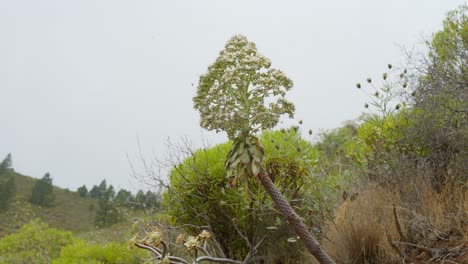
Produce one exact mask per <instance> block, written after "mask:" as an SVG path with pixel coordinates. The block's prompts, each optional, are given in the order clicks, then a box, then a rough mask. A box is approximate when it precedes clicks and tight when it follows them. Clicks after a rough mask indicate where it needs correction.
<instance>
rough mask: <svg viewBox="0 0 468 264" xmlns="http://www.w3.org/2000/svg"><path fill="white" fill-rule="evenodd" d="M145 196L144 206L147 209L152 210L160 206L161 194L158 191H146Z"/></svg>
mask: <svg viewBox="0 0 468 264" xmlns="http://www.w3.org/2000/svg"><path fill="white" fill-rule="evenodd" d="M145 196H146V197H145V207H146V208H147V209H151V210H154V209H158V208H159V207H160V206H161V196H160V195H159V194H158V193H155V192H151V191H147V192H146V194H145Z"/></svg>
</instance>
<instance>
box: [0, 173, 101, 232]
mask: <svg viewBox="0 0 468 264" xmlns="http://www.w3.org/2000/svg"><path fill="white" fill-rule="evenodd" d="M36 181H37V179H34V178H32V177H29V176H25V175H21V174H19V173H16V172H15V183H16V193H15V196H14V199H13V201H12V203H11V205H10V208H9V209H8V211H6V212H4V213H0V237H3V236H5V235H8V234H11V233H14V232H15V231H17V230H18V229H19V228H20V227H21V226H22V225H23V224H25V223H27V222H29V221H30V220H32V219H34V218H40V219H42V220H43V221H44V222H46V223H48V224H49V225H50V226H51V227H55V228H58V229H65V230H70V231H73V232H75V233H77V232H86V231H92V230H95V229H96V227H95V225H94V219H95V216H96V207H97V200H96V199H93V198H82V197H80V196H79V195H78V193H77V192H72V191H70V190H67V189H62V188H59V187H56V186H54V194H55V196H56V198H55V201H54V206H52V207H41V206H37V205H34V204H31V203H29V202H28V200H29V198H30V196H31V192H32V188H33V186H34V183H35V182H36Z"/></svg>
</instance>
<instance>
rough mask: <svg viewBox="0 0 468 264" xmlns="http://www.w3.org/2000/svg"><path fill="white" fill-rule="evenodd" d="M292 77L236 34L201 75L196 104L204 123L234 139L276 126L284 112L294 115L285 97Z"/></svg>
mask: <svg viewBox="0 0 468 264" xmlns="http://www.w3.org/2000/svg"><path fill="white" fill-rule="evenodd" d="M292 86H293V83H292V81H291V80H290V79H289V78H288V77H287V76H286V75H285V74H284V73H283V72H282V71H280V70H277V69H273V68H271V61H270V60H269V59H268V58H266V57H264V56H263V55H262V54H260V53H258V52H257V48H256V46H255V44H254V43H252V42H249V41H248V40H247V38H246V37H245V36H242V35H236V36H234V37H232V38H231V39H230V40H229V41H228V42H227V44H226V46H225V48H224V50H222V51H221V52H220V54H219V56H218V58H217V59H216V61H215V62H214V63H213V64H212V65H210V66H209V67H208V70H207V72H206V73H205V74H203V75H202V76H200V80H199V84H198V90H197V95H196V96H195V97H194V98H193V101H194V108H195V109H196V110H198V111H199V112H200V116H201V120H200V125H201V126H202V127H203V128H206V129H208V130H215V131H217V132H220V131H226V132H227V134H228V136H229V138H231V139H233V138H235V137H237V136H238V135H239V134H240V133H249V134H251V133H255V132H257V131H258V130H260V129H266V128H272V127H273V126H275V125H276V124H277V123H278V121H279V117H280V116H281V115H282V114H287V115H289V117H292V116H293V114H294V105H293V104H292V103H291V102H289V101H287V100H286V99H285V95H286V92H287V91H288V90H290V89H291V87H292ZM267 102H268V103H267Z"/></svg>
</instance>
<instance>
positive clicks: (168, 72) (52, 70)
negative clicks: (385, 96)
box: [0, 0, 464, 189]
mask: <svg viewBox="0 0 468 264" xmlns="http://www.w3.org/2000/svg"><path fill="white" fill-rule="evenodd" d="M463 3H464V1H455V0H439V1H436V0H432V1H429V0H418V1H416V0H412V1H408V0H393V1H377V0H367V1H271V0H270V1H254V0H250V1H239V0H237V1H223V0H212V1H203V0H199V1H194V0H190V1H176V0H171V1H158V0H141V1H138V0H137V1H117V0H89V1H88V0H74V1H72V0H56V1H51V0H42V1H37V0H29V1H23V0H14V1H12V0H0V159H3V157H5V156H6V154H7V153H10V152H11V153H12V156H13V166H14V168H15V170H16V171H18V172H20V173H22V174H25V175H30V176H33V177H37V178H40V177H42V176H43V175H44V173H46V172H50V173H51V175H52V177H53V180H54V184H56V185H58V186H61V187H67V188H70V189H76V188H77V187H79V186H81V185H83V184H86V185H87V186H88V187H89V186H91V185H93V184H98V183H99V182H100V181H101V180H102V179H104V178H105V179H107V181H108V183H111V184H113V185H114V186H116V187H118V188H119V187H124V188H129V186H136V183H135V182H134V180H132V178H131V177H130V175H131V169H130V166H129V163H128V161H127V154H128V155H129V157H130V159H131V160H133V161H134V160H136V159H137V157H138V143H137V138H139V139H140V143H141V146H142V151H143V155H144V156H145V157H146V158H148V159H150V158H153V157H154V156H156V157H158V156H159V157H161V156H163V155H164V153H165V152H166V150H165V142H166V140H167V138H171V139H172V140H174V141H177V140H178V139H179V138H181V137H187V138H189V139H190V140H191V141H193V144H194V145H195V146H201V142H202V141H203V137H204V138H205V140H208V141H209V142H211V143H213V144H214V143H218V142H221V141H224V140H225V139H226V137H225V135H216V134H214V133H207V132H203V131H202V129H201V128H200V127H199V118H198V113H197V112H196V111H195V110H193V106H192V97H193V96H194V95H195V92H196V84H197V82H198V76H199V75H200V74H202V73H204V71H205V70H206V68H207V66H208V65H209V64H211V63H212V62H213V61H214V60H215V58H216V56H217V55H218V53H219V51H220V50H221V49H222V48H223V46H224V44H225V42H226V41H227V40H228V39H229V38H230V37H231V36H232V35H234V34H239V33H240V34H244V35H246V36H247V37H248V39H249V40H250V41H253V42H255V43H256V44H257V48H258V50H259V51H260V52H261V53H262V54H264V55H265V56H266V57H268V58H270V59H271V61H272V63H273V66H274V67H276V68H279V69H281V70H283V71H284V72H285V73H286V74H287V75H288V76H289V77H290V78H291V79H292V80H293V81H294V83H295V86H294V88H293V90H292V92H291V93H290V95H289V96H288V98H289V99H290V100H291V101H293V102H294V103H295V105H296V109H297V111H296V119H297V120H299V119H302V120H304V128H307V129H309V128H312V129H313V130H314V131H319V129H329V128H334V127H337V126H339V125H340V124H342V123H343V122H344V121H346V120H350V119H354V118H356V117H358V116H359V114H360V113H361V112H362V111H363V110H364V109H363V104H364V102H365V98H364V96H363V95H362V94H360V93H359V91H358V90H357V89H355V83H356V82H358V81H362V80H365V78H366V77H368V76H370V77H375V78H378V77H380V76H381V74H382V72H383V71H385V70H386V65H387V63H393V64H395V65H398V64H400V63H401V62H403V61H404V56H403V52H402V50H401V46H404V47H406V48H409V49H411V48H413V47H417V45H418V44H420V43H421V42H422V40H423V38H424V37H426V38H428V37H430V34H431V33H432V32H435V31H436V30H439V29H440V28H441V23H442V20H443V19H444V17H445V14H446V12H447V11H449V10H452V9H455V8H456V7H457V6H458V5H460V4H463ZM192 83H193V84H195V85H194V86H192ZM286 125H288V123H285V124H283V126H286ZM202 133H203V136H202Z"/></svg>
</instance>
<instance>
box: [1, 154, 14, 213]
mask: <svg viewBox="0 0 468 264" xmlns="http://www.w3.org/2000/svg"><path fill="white" fill-rule="evenodd" d="M11 164H12V162H11V154H8V155H7V156H6V158H5V159H4V160H3V161H2V163H0V212H2V211H5V210H7V209H8V205H9V204H10V201H11V200H12V198H13V196H14V193H15V187H16V186H15V176H14V174H13V173H11V171H10V170H11Z"/></svg>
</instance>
